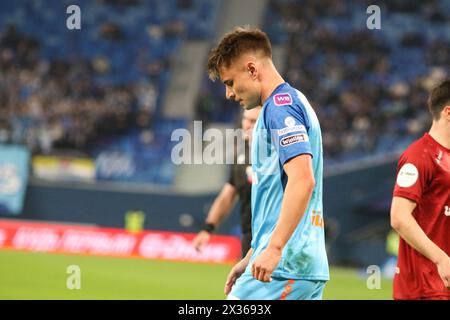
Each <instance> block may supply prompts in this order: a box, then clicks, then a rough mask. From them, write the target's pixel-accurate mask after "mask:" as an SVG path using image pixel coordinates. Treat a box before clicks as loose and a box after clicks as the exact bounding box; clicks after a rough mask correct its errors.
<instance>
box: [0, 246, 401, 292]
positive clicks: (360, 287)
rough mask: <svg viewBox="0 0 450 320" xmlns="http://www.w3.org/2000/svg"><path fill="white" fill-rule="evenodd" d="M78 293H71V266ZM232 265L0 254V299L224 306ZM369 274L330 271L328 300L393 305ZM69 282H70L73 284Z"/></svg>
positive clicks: (387, 285) (385, 285)
mask: <svg viewBox="0 0 450 320" xmlns="http://www.w3.org/2000/svg"><path fill="white" fill-rule="evenodd" d="M72 265H76V266H78V267H79V270H80V289H72V290H70V289H68V288H67V282H68V279H69V280H70V279H71V278H70V277H71V273H70V268H69V266H72ZM230 268H231V266H230V265H214V264H198V263H182V262H166V261H153V260H144V259H126V258H111V257H93V256H76V255H62V254H46V253H29V252H19V251H9V250H0V299H152V300H166V299H171V300H172V299H173V300H197V299H205V300H216V299H218V300H221V299H225V295H224V294H223V285H224V281H225V278H226V276H227V274H228V271H229V270H230ZM367 276H368V275H366V274H363V275H359V274H358V272H357V270H354V269H343V268H336V267H335V268H331V280H330V281H329V282H328V284H327V286H326V288H325V291H324V299H332V300H341V299H363V300H367V299H391V292H392V282H391V281H390V280H386V279H382V281H381V288H380V289H373V290H369V289H368V288H367V285H366V281H367ZM69 282H70V281H69Z"/></svg>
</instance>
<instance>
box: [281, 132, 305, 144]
mask: <svg viewBox="0 0 450 320" xmlns="http://www.w3.org/2000/svg"><path fill="white" fill-rule="evenodd" d="M307 141H309V138H308V135H307V134H305V133H300V134H295V135H293V136H289V137H286V138H283V139H281V140H280V145H281V146H282V147H287V146H289V145H291V144H295V143H299V142H307Z"/></svg>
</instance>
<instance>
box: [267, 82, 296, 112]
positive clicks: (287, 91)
mask: <svg viewBox="0 0 450 320" xmlns="http://www.w3.org/2000/svg"><path fill="white" fill-rule="evenodd" d="M301 103H302V102H301V101H300V96H299V91H298V90H297V89H295V88H293V87H291V86H290V85H289V84H288V83H285V84H283V86H282V87H281V88H280V89H278V90H277V92H275V94H273V95H272V97H271V99H270V101H269V105H270V106H273V107H292V106H294V105H298V104H301Z"/></svg>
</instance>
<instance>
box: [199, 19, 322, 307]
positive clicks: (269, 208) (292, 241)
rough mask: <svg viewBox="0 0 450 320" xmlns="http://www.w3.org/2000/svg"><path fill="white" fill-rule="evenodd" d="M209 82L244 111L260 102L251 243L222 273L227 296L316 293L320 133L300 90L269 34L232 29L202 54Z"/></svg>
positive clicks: (312, 296) (312, 295)
mask: <svg viewBox="0 0 450 320" xmlns="http://www.w3.org/2000/svg"><path fill="white" fill-rule="evenodd" d="M208 73H209V76H210V78H211V79H212V80H215V79H217V78H220V80H221V81H222V82H223V83H224V84H225V86H226V97H227V98H228V99H231V100H235V101H238V102H239V103H240V105H241V106H242V107H244V108H245V109H252V108H254V107H256V106H258V105H262V106H263V107H262V110H261V112H260V115H259V117H258V120H257V122H256V124H255V127H254V132H253V141H252V148H251V149H252V169H253V175H254V176H253V185H252V233H253V234H252V236H253V240H252V244H251V249H250V250H249V251H248V253H247V255H246V256H245V258H244V259H242V260H241V261H240V262H239V263H237V264H236V265H235V266H234V267H233V269H232V270H231V272H230V273H229V275H228V278H227V281H226V284H225V294H227V295H228V299H255V300H263V299H271V300H274V299H321V298H322V293H323V289H324V287H325V283H326V281H328V280H329V272H328V261H327V256H326V251H325V239H324V224H323V209H322V167H323V163H322V138H321V131H320V125H319V121H318V119H317V116H316V114H315V112H314V110H313V109H312V107H311V106H310V104H309V102H308V100H307V99H306V98H305V96H304V95H303V94H302V93H301V92H300V91H298V90H296V89H294V88H292V87H291V86H290V85H289V84H288V83H286V82H285V81H284V80H283V78H282V77H281V75H280V74H279V73H278V71H277V69H276V68H275V66H274V64H273V62H272V49H271V44H270V40H269V38H268V37H267V35H266V34H265V33H264V32H262V31H261V30H259V29H251V28H241V27H238V28H235V29H234V30H233V31H231V32H229V33H227V34H226V35H225V36H224V37H223V38H222V40H221V42H220V44H219V45H218V46H217V47H216V48H214V49H213V50H212V51H211V53H210V55H209V59H208Z"/></svg>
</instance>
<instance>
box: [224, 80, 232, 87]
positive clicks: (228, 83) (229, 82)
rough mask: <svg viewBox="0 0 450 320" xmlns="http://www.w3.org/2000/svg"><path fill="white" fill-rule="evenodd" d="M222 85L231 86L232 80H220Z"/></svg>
mask: <svg viewBox="0 0 450 320" xmlns="http://www.w3.org/2000/svg"><path fill="white" fill-rule="evenodd" d="M222 82H223V84H224V85H226V86H229V87H231V85H232V84H233V80H231V79H226V80H223V81H222Z"/></svg>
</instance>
